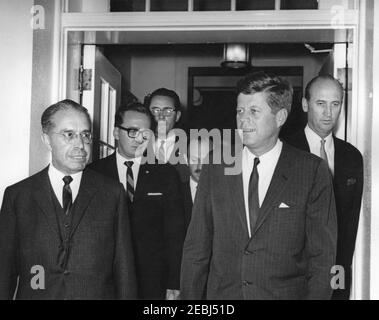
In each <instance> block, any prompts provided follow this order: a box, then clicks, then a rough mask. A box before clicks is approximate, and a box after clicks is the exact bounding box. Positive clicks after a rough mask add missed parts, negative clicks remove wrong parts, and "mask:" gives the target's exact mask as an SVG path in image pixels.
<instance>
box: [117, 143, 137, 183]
mask: <svg viewBox="0 0 379 320" xmlns="http://www.w3.org/2000/svg"><path fill="white" fill-rule="evenodd" d="M125 161H133V165H132V172H133V182H134V190H136V185H137V179H138V171H139V167H140V165H141V157H137V158H131V159H128V158H125V157H123V156H122V155H121V154H120V153H119V152H118V149H117V150H116V163H117V172H118V179H119V181H120V182H121V183H122V185H123V186H124V188H125V190H126V171H127V169H128V167H127V166H126V165H125Z"/></svg>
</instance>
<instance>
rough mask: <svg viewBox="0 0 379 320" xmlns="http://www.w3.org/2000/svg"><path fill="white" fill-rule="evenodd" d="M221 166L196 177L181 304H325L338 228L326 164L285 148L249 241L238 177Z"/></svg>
mask: <svg viewBox="0 0 379 320" xmlns="http://www.w3.org/2000/svg"><path fill="white" fill-rule="evenodd" d="M225 168H226V166H225V165H209V166H204V167H203V170H202V173H201V177H200V183H199V187H198V191H197V195H196V199H195V203H194V208H193V210H192V220H191V223H190V226H189V229H188V232H187V237H186V240H185V244H184V249H183V262H182V278H181V290H182V291H181V292H182V298H184V299H201V298H203V297H204V296H205V297H206V298H207V299H329V298H330V296H331V287H330V279H331V276H330V269H331V267H332V266H333V265H334V262H335V248H336V235H337V229H336V228H337V226H336V213H335V203H334V195H333V187H332V181H331V177H330V174H329V171H328V168H327V166H326V164H325V163H324V162H323V161H322V160H321V159H320V158H317V157H316V156H314V155H311V154H308V153H306V152H303V151H300V150H297V149H295V148H293V147H291V146H289V145H287V144H284V145H283V149H282V152H281V155H280V157H279V161H278V164H277V166H276V168H275V171H274V174H273V177H272V180H271V184H270V186H269V189H268V191H267V194H266V197H265V199H264V202H263V204H262V207H261V208H260V213H259V216H258V220H257V223H256V227H255V230H254V231H253V232H252V237H251V238H249V235H248V230H247V223H246V213H245V205H244V196H243V182H242V174H241V173H240V174H238V175H225V173H224V169H225ZM283 204H286V205H287V206H288V208H283Z"/></svg>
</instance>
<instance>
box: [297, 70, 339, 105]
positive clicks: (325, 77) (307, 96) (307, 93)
mask: <svg viewBox="0 0 379 320" xmlns="http://www.w3.org/2000/svg"><path fill="white" fill-rule="evenodd" d="M318 80H329V81H332V82H334V83H335V84H336V85H337V86H338V88H339V89H340V92H341V97H343V87H342V84H341V83H340V82H339V81H338V80H337V79H335V78H334V77H333V76H331V75H330V74H324V75H319V76H317V77H314V78H313V79H312V80H311V81H309V82H308V84H307V86H306V87H305V93H304V97H305V99H306V100H307V101H309V100H310V99H311V89H312V86H313V85H314V83H315V82H317V81H318Z"/></svg>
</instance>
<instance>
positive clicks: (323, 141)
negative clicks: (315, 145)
mask: <svg viewBox="0 0 379 320" xmlns="http://www.w3.org/2000/svg"><path fill="white" fill-rule="evenodd" d="M320 142H321V145H320V157H321V158H322V159H324V160H325V161H326V163H328V155H327V154H326V151H325V139H321V141H320Z"/></svg>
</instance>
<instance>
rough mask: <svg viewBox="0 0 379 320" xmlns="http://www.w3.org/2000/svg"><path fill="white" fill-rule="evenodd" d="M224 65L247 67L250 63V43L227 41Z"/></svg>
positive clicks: (222, 63)
mask: <svg viewBox="0 0 379 320" xmlns="http://www.w3.org/2000/svg"><path fill="white" fill-rule="evenodd" d="M221 65H222V66H223V67H228V68H236V69H237V68H245V67H247V66H249V65H250V57H249V45H248V44H240V43H226V44H225V45H224V59H223V61H222V62H221Z"/></svg>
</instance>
